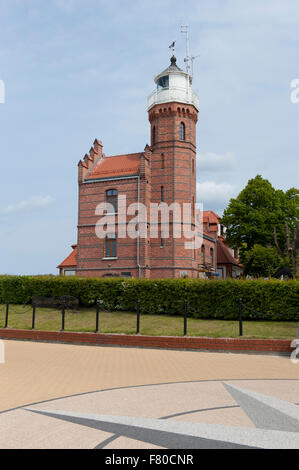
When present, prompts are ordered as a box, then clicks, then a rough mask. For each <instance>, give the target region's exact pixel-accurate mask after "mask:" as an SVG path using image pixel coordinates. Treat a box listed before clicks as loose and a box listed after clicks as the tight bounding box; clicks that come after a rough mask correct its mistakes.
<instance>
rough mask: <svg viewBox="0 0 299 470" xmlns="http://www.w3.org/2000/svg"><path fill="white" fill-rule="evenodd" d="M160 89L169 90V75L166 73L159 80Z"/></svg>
mask: <svg viewBox="0 0 299 470" xmlns="http://www.w3.org/2000/svg"><path fill="white" fill-rule="evenodd" d="M157 87H158V91H159V90H167V89H168V88H169V75H164V77H160V78H159V80H158V82H157Z"/></svg>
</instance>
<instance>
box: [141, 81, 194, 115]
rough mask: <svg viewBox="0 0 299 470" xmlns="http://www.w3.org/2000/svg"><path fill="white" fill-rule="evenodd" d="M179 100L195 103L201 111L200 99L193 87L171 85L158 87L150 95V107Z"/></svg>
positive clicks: (185, 102)
mask: <svg viewBox="0 0 299 470" xmlns="http://www.w3.org/2000/svg"><path fill="white" fill-rule="evenodd" d="M173 101H175V102H178V103H184V104H191V105H193V106H194V107H195V108H196V109H197V111H199V99H198V96H197V94H196V93H195V92H194V91H193V90H192V88H191V87H189V88H186V87H178V86H175V87H171V86H170V87H169V88H167V89H162V90H158V89H157V88H156V89H155V90H154V91H153V92H152V93H151V94H150V96H149V97H148V109H151V108H152V107H153V106H155V105H156V104H163V103H171V102H173Z"/></svg>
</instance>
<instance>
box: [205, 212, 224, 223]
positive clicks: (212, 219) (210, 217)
mask: <svg viewBox="0 0 299 470" xmlns="http://www.w3.org/2000/svg"><path fill="white" fill-rule="evenodd" d="M220 218H221V217H220V216H219V215H218V214H216V212H214V211H203V221H204V222H209V223H210V224H218V223H219V220H220Z"/></svg>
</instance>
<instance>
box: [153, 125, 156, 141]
mask: <svg viewBox="0 0 299 470" xmlns="http://www.w3.org/2000/svg"><path fill="white" fill-rule="evenodd" d="M155 143H156V127H155V126H154V127H153V128H152V145H155Z"/></svg>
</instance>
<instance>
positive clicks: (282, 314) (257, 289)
mask: <svg viewBox="0 0 299 470" xmlns="http://www.w3.org/2000/svg"><path fill="white" fill-rule="evenodd" d="M33 295H39V296H44V297H60V296H61V295H71V296H74V297H76V298H78V299H79V300H80V304H81V305H82V306H84V307H88V306H92V305H94V304H95V300H96V299H99V300H100V302H101V306H102V308H104V309H107V310H117V311H136V309H137V299H139V300H140V302H141V312H142V313H145V314H146V313H152V314H163V313H164V314H170V315H175V314H178V315H183V313H184V299H187V302H188V315H189V316H191V317H194V318H206V319H208V318H209V319H213V318H215V319H227V320H233V319H237V318H238V314H239V299H240V298H242V299H243V302H244V309H243V318H244V319H257V320H276V321H279V320H284V321H286V320H288V321H296V320H299V282H298V281H296V280H291V281H283V282H281V281H279V280H269V281H264V280H222V281H220V280H200V279H159V280H155V279H142V280H137V279H115V278H114V279H92V278H86V279H85V278H77V277H71V278H66V277H55V276H48V277H44V276H0V303H2V304H3V303H6V302H10V303H13V304H25V303H29V302H31V299H32V296H33Z"/></svg>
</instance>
